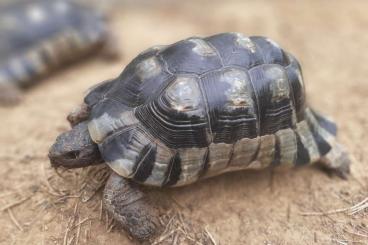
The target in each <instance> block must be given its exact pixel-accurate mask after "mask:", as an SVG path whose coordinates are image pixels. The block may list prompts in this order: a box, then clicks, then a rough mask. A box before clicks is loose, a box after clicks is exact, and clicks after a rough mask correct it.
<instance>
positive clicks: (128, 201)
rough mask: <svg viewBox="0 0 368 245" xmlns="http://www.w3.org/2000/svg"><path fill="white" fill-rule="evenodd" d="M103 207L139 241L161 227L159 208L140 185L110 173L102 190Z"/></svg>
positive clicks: (146, 238)
mask: <svg viewBox="0 0 368 245" xmlns="http://www.w3.org/2000/svg"><path fill="white" fill-rule="evenodd" d="M103 201H104V205H105V208H106V209H107V210H108V211H109V213H110V214H112V216H113V217H114V219H115V220H116V221H117V222H118V223H119V224H120V225H121V226H122V227H123V229H124V230H126V231H127V232H128V233H129V234H130V235H131V236H132V237H134V238H136V239H137V240H139V241H149V240H152V239H153V238H154V237H155V236H156V235H157V234H158V233H159V231H160V229H161V228H162V227H161V226H160V223H159V219H158V218H159V210H158V209H157V208H155V206H154V205H152V202H151V200H150V199H149V198H148V196H147V195H145V194H144V192H143V191H142V190H141V187H140V186H139V185H138V184H136V183H133V182H131V181H128V180H126V179H124V178H123V177H121V176H119V175H117V174H116V173H112V174H111V176H110V178H109V180H108V181H107V184H106V186H105V190H104V196H103Z"/></svg>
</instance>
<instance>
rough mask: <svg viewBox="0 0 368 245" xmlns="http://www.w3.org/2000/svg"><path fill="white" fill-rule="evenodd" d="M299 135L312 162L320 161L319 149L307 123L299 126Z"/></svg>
mask: <svg viewBox="0 0 368 245" xmlns="http://www.w3.org/2000/svg"><path fill="white" fill-rule="evenodd" d="M296 126H297V129H296V131H297V133H298V135H299V137H300V140H301V142H302V144H303V145H304V147H305V148H306V149H307V150H308V154H309V158H310V161H311V162H315V161H317V160H318V159H320V157H321V156H320V154H319V152H318V147H317V145H316V142H315V141H314V139H313V136H312V133H311V131H310V129H309V126H308V124H307V122H306V121H302V122H300V123H298V124H297V125H296Z"/></svg>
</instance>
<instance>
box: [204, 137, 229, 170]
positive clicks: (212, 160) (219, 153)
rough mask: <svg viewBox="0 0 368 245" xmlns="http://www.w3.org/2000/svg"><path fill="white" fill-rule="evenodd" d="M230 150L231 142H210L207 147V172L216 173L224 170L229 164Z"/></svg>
mask: <svg viewBox="0 0 368 245" xmlns="http://www.w3.org/2000/svg"><path fill="white" fill-rule="evenodd" d="M232 151H233V144H225V143H218V144H215V143H212V144H210V146H209V147H208V162H207V172H208V173H211V174H216V173H218V172H219V171H221V170H224V169H225V168H226V167H227V166H228V164H229V161H230V157H231V154H232Z"/></svg>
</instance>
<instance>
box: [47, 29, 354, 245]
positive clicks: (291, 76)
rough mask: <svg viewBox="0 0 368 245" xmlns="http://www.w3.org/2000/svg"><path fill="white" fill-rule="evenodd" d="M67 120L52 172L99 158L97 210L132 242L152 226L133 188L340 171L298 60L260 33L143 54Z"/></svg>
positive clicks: (331, 131) (343, 172)
mask: <svg viewBox="0 0 368 245" xmlns="http://www.w3.org/2000/svg"><path fill="white" fill-rule="evenodd" d="M68 120H69V121H70V122H71V124H72V126H73V128H72V129H71V130H70V131H68V132H65V133H62V134H61V135H60V136H59V137H58V138H57V139H56V143H55V144H54V145H53V146H52V147H51V149H50V152H49V157H50V160H51V164H52V166H54V167H58V166H63V167H67V168H77V167H84V166H88V165H91V164H97V163H101V162H106V163H107V164H108V165H109V166H110V168H111V169H112V170H113V173H112V175H111V177H110V179H109V181H108V183H107V185H106V187H105V191H104V204H105V207H106V208H107V210H108V211H109V212H110V213H111V214H112V216H113V217H114V218H115V219H116V220H117V221H118V222H119V223H120V224H122V225H123V227H124V228H125V229H126V230H127V231H128V232H129V233H130V234H131V235H132V236H133V237H135V238H138V239H140V240H145V239H149V238H151V237H152V236H153V235H154V234H155V233H156V232H157V230H158V227H159V225H158V222H157V217H156V215H157V213H156V212H155V209H154V208H153V207H152V206H150V202H149V200H147V199H146V198H145V195H144V193H143V192H142V191H141V189H140V188H141V187H139V186H138V185H137V184H133V183H132V182H135V183H139V184H143V185H149V186H157V187H173V186H182V185H187V184H190V183H193V182H195V181H197V180H199V179H203V178H206V177H210V176H214V175H218V174H221V173H224V172H228V171H235V170H241V169H248V168H253V169H254V168H255V169H262V168H266V167H269V166H271V167H273V166H277V165H280V164H288V165H290V166H302V165H307V164H309V163H314V162H320V163H321V164H323V165H324V166H325V167H326V168H328V169H330V170H331V171H334V172H335V173H337V174H338V175H339V176H341V177H346V176H347V174H348V173H349V164H350V160H349V157H348V154H347V153H346V151H345V150H344V149H343V147H342V146H341V145H340V144H339V143H337V141H336V139H335V136H336V126H335V124H334V123H333V122H332V121H331V120H330V119H327V118H326V117H324V116H322V115H321V114H319V113H316V112H315V111H314V110H312V109H311V108H310V107H308V106H307V104H306V102H305V92H304V84H303V79H302V73H301V68H300V65H299V63H298V61H297V60H296V59H295V58H294V57H293V56H292V55H291V54H289V53H288V52H285V51H284V50H282V49H281V48H280V47H279V46H278V45H277V44H276V43H275V42H273V41H272V40H270V39H268V38H264V37H256V36H255V37H246V36H244V35H242V34H239V33H223V34H218V35H214V36H210V37H207V38H198V37H191V38H189V39H185V40H182V41H179V42H177V43H174V44H172V45H168V46H157V47H153V48H151V49H148V50H147V51H145V52H143V53H141V54H140V55H138V57H137V58H135V59H134V60H133V61H132V62H131V63H130V64H129V65H128V66H127V67H126V68H125V69H124V71H123V72H122V74H121V75H120V76H119V77H117V78H116V79H113V80H109V81H106V82H103V83H101V84H99V85H97V86H95V87H94V88H92V89H91V90H90V91H89V92H88V94H87V95H86V97H85V99H84V104H83V105H82V106H81V107H79V110H77V111H74V112H73V113H72V114H70V115H69V116H68ZM130 180H131V181H132V182H131V181H130Z"/></svg>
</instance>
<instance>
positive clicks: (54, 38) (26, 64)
mask: <svg viewBox="0 0 368 245" xmlns="http://www.w3.org/2000/svg"><path fill="white" fill-rule="evenodd" d="M107 25H108V24H107V19H106V18H105V16H104V15H103V14H102V13H99V12H98V11H97V10H93V9H91V8H88V7H86V6H82V5H80V4H77V3H74V2H70V1H67V0H55V1H49V0H33V1H27V2H15V3H10V4H8V5H4V6H2V7H1V8H0V33H1V35H0V104H3V105H5V104H7V105H9V104H14V103H16V102H18V101H19V99H20V91H19V88H24V87H28V86H29V85H31V84H33V83H34V82H35V81H36V80H37V78H39V77H40V76H43V75H45V74H48V73H50V71H51V70H53V69H55V68H58V67H60V66H62V65H65V64H67V63H70V62H72V61H75V60H77V59H79V58H81V57H83V56H85V55H86V54H90V53H93V52H97V51H98V50H100V51H103V52H101V53H102V54H104V55H105V56H106V57H107V58H116V57H117V50H115V47H114V46H113V44H114V42H113V40H112V38H111V37H112V36H111V33H110V32H109V30H108V26H107Z"/></svg>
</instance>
